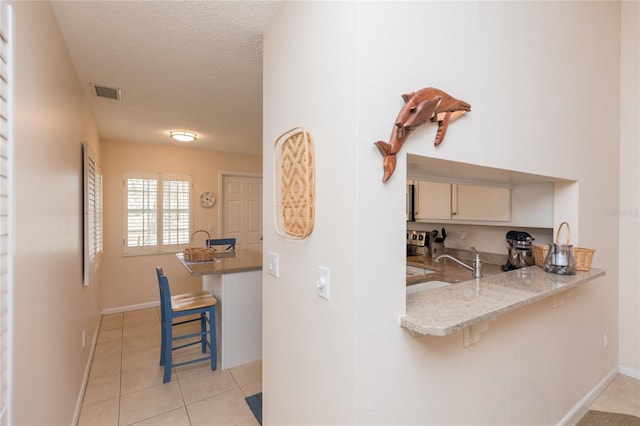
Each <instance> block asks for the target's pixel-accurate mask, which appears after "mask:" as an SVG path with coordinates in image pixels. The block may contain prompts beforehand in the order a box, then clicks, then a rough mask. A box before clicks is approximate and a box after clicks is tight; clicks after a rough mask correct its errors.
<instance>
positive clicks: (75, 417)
mask: <svg viewBox="0 0 640 426" xmlns="http://www.w3.org/2000/svg"><path fill="white" fill-rule="evenodd" d="M101 321H102V315H100V316H99V317H98V324H97V326H96V330H95V332H94V333H93V339H92V341H91V347H90V348H89V357H88V358H87V365H86V366H85V367H84V377H83V378H82V386H80V393H79V394H78V400H77V401H76V409H75V411H74V412H73V423H71V424H72V425H77V424H78V421H79V420H80V411H81V410H82V401H84V394H85V392H86V391H87V384H88V383H89V373H91V363H92V362H93V354H94V353H95V351H96V345H97V344H98V331H100V322H101Z"/></svg>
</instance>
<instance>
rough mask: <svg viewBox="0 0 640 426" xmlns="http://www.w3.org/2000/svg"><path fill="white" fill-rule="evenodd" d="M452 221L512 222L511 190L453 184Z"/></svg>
mask: <svg viewBox="0 0 640 426" xmlns="http://www.w3.org/2000/svg"><path fill="white" fill-rule="evenodd" d="M451 194H452V200H451V219H453V220H484V221H490V222H494V221H495V222H508V221H510V220H511V189H509V188H501V187H494V186H477V185H461V184H453V185H452V189H451Z"/></svg>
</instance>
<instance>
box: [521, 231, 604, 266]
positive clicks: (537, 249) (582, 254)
mask: <svg viewBox="0 0 640 426" xmlns="http://www.w3.org/2000/svg"><path fill="white" fill-rule="evenodd" d="M563 226H566V227H567V232H568V236H567V244H568V243H569V240H570V239H571V228H570V227H569V224H568V223H567V222H562V223H561V224H560V226H559V227H558V232H557V233H556V244H558V241H559V238H560V230H561V229H562V227H563ZM548 253H549V245H548V244H534V245H533V254H534V257H535V260H536V266H539V267H541V268H544V259H545V258H546V257H547V254H548ZM593 253H595V250H593V249H588V248H583V247H573V257H574V258H575V260H576V271H589V270H590V269H591V261H592V260H593Z"/></svg>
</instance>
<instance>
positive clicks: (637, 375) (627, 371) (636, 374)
mask: <svg viewBox="0 0 640 426" xmlns="http://www.w3.org/2000/svg"><path fill="white" fill-rule="evenodd" d="M620 374H624V375H625V376H629V377H633V378H634V379H636V380H640V371H638V370H635V369H633V368H630V367H625V366H624V365H621V366H620Z"/></svg>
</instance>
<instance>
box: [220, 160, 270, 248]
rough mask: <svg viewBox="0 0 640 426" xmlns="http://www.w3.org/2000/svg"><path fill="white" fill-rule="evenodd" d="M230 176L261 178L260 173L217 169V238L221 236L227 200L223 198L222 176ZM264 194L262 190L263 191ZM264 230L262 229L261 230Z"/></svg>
mask: <svg viewBox="0 0 640 426" xmlns="http://www.w3.org/2000/svg"><path fill="white" fill-rule="evenodd" d="M231 176H235V177H251V178H260V179H262V173H250V172H234V171H230V170H218V194H219V199H220V210H219V213H218V236H219V238H222V237H223V235H222V229H223V225H224V220H223V217H224V212H225V207H224V205H225V203H226V202H227V200H226V199H225V196H224V187H223V183H224V178H225V177H231ZM263 188H264V187H263ZM263 194H264V191H263ZM262 204H263V205H264V200H262ZM263 232H264V230H263Z"/></svg>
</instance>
